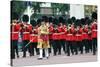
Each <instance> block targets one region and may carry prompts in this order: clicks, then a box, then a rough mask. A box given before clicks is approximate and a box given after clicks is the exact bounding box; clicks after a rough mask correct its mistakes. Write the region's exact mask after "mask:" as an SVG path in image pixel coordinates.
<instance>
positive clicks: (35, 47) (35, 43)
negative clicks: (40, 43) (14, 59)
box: [30, 42, 39, 56]
mask: <svg viewBox="0 0 100 67" xmlns="http://www.w3.org/2000/svg"><path fill="white" fill-rule="evenodd" d="M30 50H31V56H34V52H35V51H36V54H37V55H38V54H39V49H38V48H37V42H34V43H31V44H30Z"/></svg>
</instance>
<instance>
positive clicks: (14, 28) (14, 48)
mask: <svg viewBox="0 0 100 67" xmlns="http://www.w3.org/2000/svg"><path fill="white" fill-rule="evenodd" d="M19 30H20V25H19V24H17V20H13V21H12V24H11V59H14V58H15V52H16V54H17V58H18V57H19V54H18V39H19Z"/></svg>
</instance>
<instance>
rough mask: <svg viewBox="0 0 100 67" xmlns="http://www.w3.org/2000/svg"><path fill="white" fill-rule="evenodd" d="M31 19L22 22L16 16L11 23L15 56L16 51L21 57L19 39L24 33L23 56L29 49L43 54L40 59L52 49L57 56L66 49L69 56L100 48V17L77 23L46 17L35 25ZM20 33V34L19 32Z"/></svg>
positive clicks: (30, 52)
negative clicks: (99, 36) (99, 38)
mask: <svg viewBox="0 0 100 67" xmlns="http://www.w3.org/2000/svg"><path fill="white" fill-rule="evenodd" d="M27 22H28V21H22V22H18V20H13V21H12V24H11V59H14V58H15V53H16V54H17V57H18V58H19V53H18V39H19V35H21V36H22V40H23V44H22V51H23V57H26V51H27V50H28V52H29V55H30V56H34V55H35V53H34V52H36V55H39V58H38V59H39V60H40V59H42V58H43V53H44V54H45V55H44V56H45V57H46V58H48V57H49V56H50V53H53V55H54V56H56V55H61V54H62V53H61V52H62V49H63V51H64V53H65V54H66V55H67V56H71V55H78V54H79V53H80V54H84V53H90V52H91V53H92V54H93V55H96V51H97V21H96V20H94V21H92V22H91V23H90V24H88V23H87V24H80V25H75V24H74V23H69V24H64V23H62V22H58V25H57V24H54V23H51V22H49V21H47V20H46V21H45V20H42V21H41V24H37V25H36V26H32V25H31V24H28V23H27ZM19 33H20V34H19Z"/></svg>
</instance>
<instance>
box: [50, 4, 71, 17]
mask: <svg viewBox="0 0 100 67" xmlns="http://www.w3.org/2000/svg"><path fill="white" fill-rule="evenodd" d="M51 7H52V9H53V14H55V13H56V12H57V9H58V10H59V12H61V14H62V15H65V12H69V10H70V5H69V4H59V3H51Z"/></svg>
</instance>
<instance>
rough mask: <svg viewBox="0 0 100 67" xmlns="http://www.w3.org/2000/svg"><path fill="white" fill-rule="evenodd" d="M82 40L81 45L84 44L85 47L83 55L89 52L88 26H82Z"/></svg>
mask: <svg viewBox="0 0 100 67" xmlns="http://www.w3.org/2000/svg"><path fill="white" fill-rule="evenodd" d="M82 36H83V37H82V38H83V43H84V46H85V53H88V52H89V47H88V25H87V24H86V25H84V28H83V34H82Z"/></svg>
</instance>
